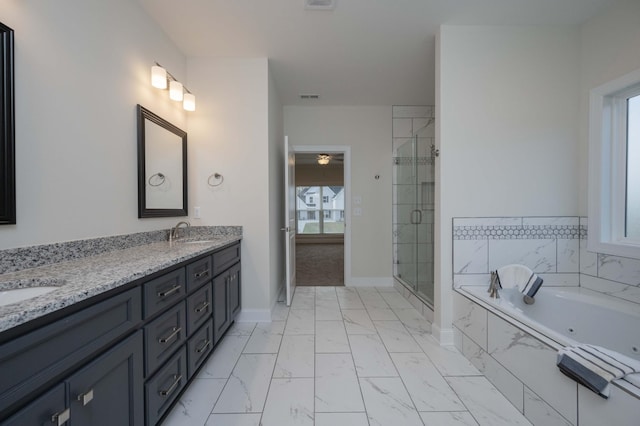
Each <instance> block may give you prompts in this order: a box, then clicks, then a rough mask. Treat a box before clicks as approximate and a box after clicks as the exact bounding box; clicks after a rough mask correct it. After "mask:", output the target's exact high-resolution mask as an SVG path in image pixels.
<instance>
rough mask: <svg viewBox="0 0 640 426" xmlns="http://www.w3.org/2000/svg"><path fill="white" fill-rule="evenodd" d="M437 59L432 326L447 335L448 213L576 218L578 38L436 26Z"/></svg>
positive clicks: (551, 31) (534, 30) (554, 30)
mask: <svg viewBox="0 0 640 426" xmlns="http://www.w3.org/2000/svg"><path fill="white" fill-rule="evenodd" d="M438 55H439V57H438V63H437V68H438V69H437V75H438V77H437V81H436V91H437V99H436V104H437V107H438V111H437V112H436V117H438V126H437V128H436V133H437V136H436V138H437V143H438V144H439V147H440V151H441V156H440V164H439V167H438V169H437V170H436V173H437V177H436V182H438V184H439V185H440V187H439V188H438V191H437V197H439V203H438V202H437V204H436V205H439V209H440V210H439V212H438V214H439V217H438V219H439V224H440V229H439V232H440V238H438V241H439V242H440V243H439V247H436V252H437V253H438V254H439V258H438V259H436V260H437V262H438V265H437V266H436V311H435V323H436V329H438V328H440V329H441V330H443V331H445V332H447V331H448V330H449V329H450V326H451V285H452V283H451V280H452V270H451V265H452V259H451V253H452V247H451V235H452V225H451V224H452V218H453V217H464V216H565V215H573V216H575V215H576V214H577V211H578V191H577V188H578V149H579V146H578V121H579V118H578V110H579V91H578V90H579V34H578V31H577V29H576V28H573V27H566V28H565V27H474V26H464V27H462V26H443V27H442V28H441V31H440V34H439V40H438ZM449 337H450V336H449Z"/></svg>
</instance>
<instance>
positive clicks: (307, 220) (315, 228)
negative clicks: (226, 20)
mask: <svg viewBox="0 0 640 426" xmlns="http://www.w3.org/2000/svg"><path fill="white" fill-rule="evenodd" d="M296 193H297V195H298V197H297V200H298V201H297V205H296V208H297V210H298V224H297V225H298V228H297V229H298V233H300V234H344V187H342V186H298V187H297V188H296ZM312 194H313V195H312ZM316 196H318V197H319V198H316ZM316 199H317V200H322V204H321V205H320V206H319V207H316V204H315V203H314V201H315V200H316ZM329 200H331V202H330V201H329ZM325 204H326V205H325Z"/></svg>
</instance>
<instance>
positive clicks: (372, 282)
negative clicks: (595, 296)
mask: <svg viewBox="0 0 640 426" xmlns="http://www.w3.org/2000/svg"><path fill="white" fill-rule="evenodd" d="M346 287H393V278H391V277H351V279H350V280H349V282H348V283H347V284H346Z"/></svg>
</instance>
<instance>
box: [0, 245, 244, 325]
mask: <svg viewBox="0 0 640 426" xmlns="http://www.w3.org/2000/svg"><path fill="white" fill-rule="evenodd" d="M241 238H242V237H241V236H238V235H219V236H215V237H208V238H206V241H203V242H198V243H195V244H187V243H185V242H182V241H177V242H173V243H169V242H168V241H162V242H153V243H150V244H145V245H140V246H136V247H130V248H125V249H121V250H113V251H109V252H107V253H103V254H99V255H95V256H91V257H85V258H82V259H75V260H71V261H66V262H60V263H54V264H50V265H46V266H41V267H37V268H31V269H24V270H21V271H17V272H10V273H5V274H0V289H1V288H2V287H3V283H4V284H5V287H6V283H7V282H10V281H16V280H18V281H20V282H22V283H25V284H26V285H25V286H28V283H29V282H32V283H33V282H34V281H35V282H37V285H47V283H49V285H56V283H60V282H63V284H62V285H61V286H60V288H59V289H56V290H53V291H51V292H49V293H47V294H44V295H42V296H36V297H33V298H31V299H27V300H23V301H21V302H17V303H13V304H10V305H5V306H0V332H2V331H5V330H8V329H10V328H12V327H16V326H18V325H21V324H24V323H26V322H28V321H31V320H33V319H36V318H39V317H41V316H44V315H46V314H49V313H51V312H54V311H57V310H59V309H62V308H65V307H67V306H70V305H73V304H74V303H77V302H80V301H82V300H85V299H88V298H90V297H92V296H96V295H98V294H101V293H104V292H106V291H109V290H112V289H114V288H117V287H119V286H122V285H125V284H128V283H130V282H132V281H135V280H137V279H139V278H142V277H145V276H147V275H150V274H153V273H154V272H158V271H161V270H163V269H166V268H169V267H171V266H174V265H177V264H179V263H181V262H184V261H187V260H189V259H192V258H194V257H196V256H198V255H200V254H204V253H206V252H208V251H211V250H214V249H216V248H220V247H224V246H226V245H228V244H231V243H233V242H236V241H240V239H241Z"/></svg>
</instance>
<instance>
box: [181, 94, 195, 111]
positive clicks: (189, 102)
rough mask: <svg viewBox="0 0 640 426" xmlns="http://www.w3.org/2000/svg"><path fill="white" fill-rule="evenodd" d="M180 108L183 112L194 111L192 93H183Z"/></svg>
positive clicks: (193, 96)
mask: <svg viewBox="0 0 640 426" xmlns="http://www.w3.org/2000/svg"><path fill="white" fill-rule="evenodd" d="M182 107H183V108H184V109H185V111H195V110H196V96H195V95H194V94H193V93H185V94H184V99H183V101H182Z"/></svg>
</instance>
